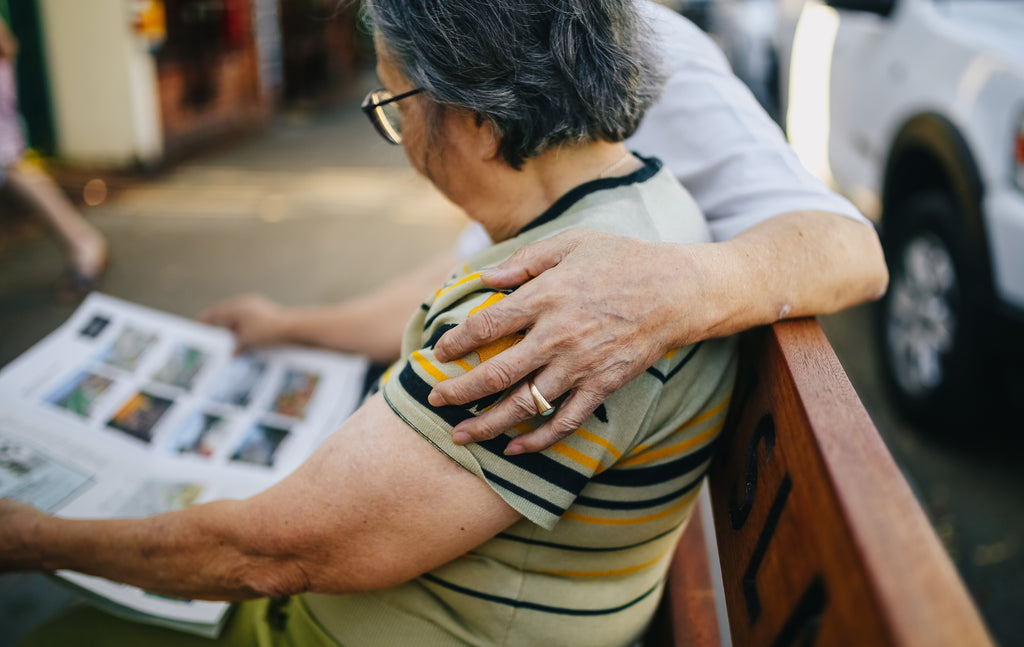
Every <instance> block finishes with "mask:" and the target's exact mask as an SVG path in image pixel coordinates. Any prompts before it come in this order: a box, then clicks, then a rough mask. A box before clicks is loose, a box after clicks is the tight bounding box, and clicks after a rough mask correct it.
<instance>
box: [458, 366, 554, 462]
mask: <svg viewBox="0 0 1024 647" xmlns="http://www.w3.org/2000/svg"><path fill="white" fill-rule="evenodd" d="M548 374H549V372H545V373H544V375H543V376H538V377H537V378H536V379H537V380H538V381H535V382H534V384H535V385H536V386H537V388H538V389H539V390H540V392H541V393H545V394H547V399H549V400H554V399H556V398H557V397H559V396H561V395H562V393H564V391H556V390H555V387H547V386H544V384H546V383H558V380H551V379H550V378H549V376H548ZM541 379H544V380H545V381H544V382H541V381H539V380H541ZM537 413H538V412H537V405H536V403H535V402H534V401H533V395H532V394H531V393H530V382H529V381H528V380H524V381H522V382H521V383H520V384H519V385H518V386H516V387H515V388H514V389H513V390H512V391H510V392H509V393H508V394H507V395H506V396H505V397H504V398H503V399H502V400H501V401H500V402H499V403H497V404H496V405H494V406H493V407H491V408H490V409H488V410H487V411H484V412H483V413H480V414H479V415H477V416H475V417H473V418H470V419H469V420H465V421H463V422H460V423H459V424H458V425H456V426H455V428H454V429H452V440H453V441H454V442H455V444H457V445H467V444H469V443H473V442H480V441H483V440H490V439H491V438H496V437H497V436H500V435H501V434H503V433H505V432H506V431H508V430H509V429H512V428H513V427H515V426H516V425H517V424H519V423H521V422H523V421H524V420H529V419H530V418H533V417H534V416H536V415H537Z"/></svg>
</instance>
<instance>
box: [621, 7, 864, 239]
mask: <svg viewBox="0 0 1024 647" xmlns="http://www.w3.org/2000/svg"><path fill="white" fill-rule="evenodd" d="M641 6H642V10H643V13H644V15H645V17H646V18H647V22H648V24H649V25H650V27H651V29H652V30H653V35H654V39H655V46H656V47H658V48H659V50H660V51H662V52H663V65H664V71H665V72H666V74H667V75H668V80H667V82H666V85H665V87H664V90H663V92H662V96H661V98H660V99H659V101H658V102H657V103H656V104H655V105H654V106H652V107H651V108H650V109H649V110H648V111H647V114H646V115H645V117H644V120H643V122H642V123H641V124H640V128H639V129H638V130H637V132H636V134H634V135H633V137H631V138H630V139H629V140H628V142H627V144H628V145H629V147H630V148H631V149H633V150H635V151H637V152H639V153H641V154H643V155H647V156H653V157H658V158H660V159H661V160H662V161H663V162H664V163H665V165H666V167H668V169H669V170H670V171H671V172H672V174H673V175H675V176H676V178H678V179H679V181H680V183H681V184H682V185H683V186H684V187H686V188H687V190H689V191H690V193H691V194H692V195H693V197H694V199H695V200H696V201H697V204H698V205H699V206H700V208H701V210H702V211H703V212H704V214H705V215H706V217H707V219H708V222H709V224H710V226H711V231H712V235H713V236H714V238H715V240H726V239H729V238H732V237H733V236H735V235H736V234H738V233H739V232H741V231H743V230H745V229H747V228H749V227H751V226H753V225H755V224H757V223H760V222H763V221H764V220H767V219H768V218H771V217H772V216H776V215H779V214H782V213H787V212H790V211H799V210H820V211H828V212H832V213H837V214H841V215H844V216H848V217H850V218H854V219H856V220H859V221H861V222H864V223H866V224H867V223H868V220H867V219H866V218H865V217H864V216H863V215H861V213H860V212H859V211H858V210H857V209H856V207H854V206H853V204H851V203H850V202H849V201H848V200H846V199H845V198H843V197H841V196H839V195H837V194H836V193H834V192H833V191H831V190H830V189H829V188H828V187H827V186H826V185H825V184H824V183H823V182H822V181H821V180H819V179H818V178H816V177H814V176H813V175H812V174H811V173H810V172H809V171H807V169H806V168H804V166H803V165H802V164H801V163H800V160H799V159H798V158H797V156H796V153H795V152H794V151H793V149H792V148H791V147H790V146H789V144H788V143H787V142H786V139H785V136H784V135H783V133H782V131H781V129H780V128H779V127H778V126H777V125H776V124H775V122H774V121H772V120H771V118H770V117H769V116H768V114H767V113H766V112H765V111H764V110H763V109H762V108H761V106H760V105H759V104H758V103H757V100H756V99H755V98H754V96H753V94H751V92H750V91H749V90H748V89H747V87H746V86H745V85H743V82H742V81H740V80H739V79H738V78H737V77H736V76H735V75H734V74H733V73H732V72H731V70H730V69H729V64H728V62H727V61H726V60H725V56H724V55H723V54H722V52H721V50H719V49H718V46H717V45H715V44H714V42H713V41H712V40H711V39H710V38H709V37H708V36H707V35H706V34H705V33H703V32H702V31H700V30H699V29H698V28H697V27H695V26H694V25H693V24H692V23H690V22H689V21H687V20H686V19H685V18H683V17H682V16H680V15H679V14H677V13H675V12H673V11H671V10H669V9H666V8H665V7H661V6H658V5H656V4H655V3H653V2H643V3H641Z"/></svg>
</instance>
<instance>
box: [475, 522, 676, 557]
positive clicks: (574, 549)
mask: <svg viewBox="0 0 1024 647" xmlns="http://www.w3.org/2000/svg"><path fill="white" fill-rule="evenodd" d="M676 530H679V526H678V525H676V526H673V527H671V528H669V529H668V530H666V531H664V532H660V533H658V534H657V535H654V536H653V537H650V538H648V539H645V540H643V541H638V542H637V543H635V544H629V545H628V546H609V547H607V548H597V547H592V546H570V545H568V544H556V543H555V542H553V541H541V540H539V539H527V538H526V537H519V536H517V535H510V534H508V533H504V532H502V533H498V534H497V535H495V538H496V539H505V540H507V541H514V542H517V543H520V544H529V545H531V546H543V547H545V548H554V549H556V550H565V551H568V552H571V553H614V552H617V551H620V550H629V549H630V548H638V547H640V546H644V545H646V544H650V543H652V542H655V541H657V540H659V539H661V538H662V537H664V536H665V535H670V534H672V533H673V532H675V531H676Z"/></svg>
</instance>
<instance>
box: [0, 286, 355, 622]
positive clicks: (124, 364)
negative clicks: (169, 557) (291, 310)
mask: <svg viewBox="0 0 1024 647" xmlns="http://www.w3.org/2000/svg"><path fill="white" fill-rule="evenodd" d="M233 348H234V341H233V339H232V337H231V335H230V334H229V333H227V332H226V331H224V330H221V329H217V328H214V327H210V326H206V325H203V324H199V323H197V322H194V321H190V320H187V319H183V318H179V317H175V316H172V315H168V314H166V313H161V312H158V311H154V310H151V309H147V308H143V307H141V306H138V305H135V304H131V303H127V302H124V301H120V300H117V299H114V298H112V297H108V296H105V295H100V294H94V295H91V296H90V297H89V298H88V299H87V300H86V301H85V302H84V303H83V304H82V305H81V306H80V307H79V308H78V310H77V311H76V312H75V313H74V314H73V315H72V317H71V318H70V319H69V320H68V321H67V322H66V323H65V324H64V325H63V326H61V327H60V328H59V329H57V330H56V331H54V332H53V333H52V334H51V335H49V336H48V337H47V338H45V339H44V340H43V341H41V342H40V343H39V344H37V345H36V346H35V347H33V348H32V349H31V350H29V351H28V352H27V353H25V354H24V355H23V356H22V357H19V358H18V359H17V360H15V361H14V362H12V363H11V364H10V365H9V366H7V367H5V368H4V369H3V371H0V496H5V497H11V498H14V499H18V500H21V501H25V502H27V503H30V504H32V505H35V506H36V507H38V508H40V509H43V510H46V511H48V512H52V513H57V514H60V515H61V516H65V517H77V518H108V517H137V516H145V515H151V514H156V513H159V512H164V511H167V510H173V509H176V508H181V507H184V506H186V505H190V504H192V503H201V502H204V501H209V500H213V499H218V498H241V497H246V496H250V495H252V494H255V493H256V492H258V491H260V490H262V489H264V488H266V487H268V486H269V485H271V484H273V483H275V482H276V481H278V480H280V479H281V478H283V477H284V476H285V475H287V474H288V473H290V472H291V471H292V470H293V469H295V467H297V466H298V465H299V464H300V463H301V462H302V461H303V460H304V459H305V458H306V457H307V456H308V455H309V454H310V453H312V452H313V450H315V449H316V447H317V446H319V444H320V443H321V442H322V440H323V439H324V438H325V437H326V436H327V435H329V434H330V433H331V432H333V431H334V430H335V429H336V428H337V427H338V426H340V424H341V423H342V422H343V421H344V420H345V419H346V418H347V417H348V416H349V415H351V413H352V412H353V411H354V410H355V408H356V407H357V406H358V403H359V399H360V397H361V392H362V384H363V378H364V375H365V372H366V361H365V360H364V359H362V358H357V357H352V356H346V355H340V354H337V353H330V352H325V351H315V350H310V349H304V348H291V347H288V348H285V347H282V348H275V349H269V350H266V351H260V352H257V353H252V354H246V355H241V356H237V357H236V356H234V355H233ZM60 575H61V576H62V577H64V578H65V579H66V580H68V581H70V582H72V583H73V584H75V585H77V586H78V587H82V588H84V589H87V590H89V591H91V592H92V593H93V594H94V595H99V596H103V598H104V599H108V600H110V601H113V602H115V603H116V604H117V607H115V611H117V612H120V613H121V614H122V615H128V616H129V617H135V614H143V615H149V616H151V621H154V622H158V623H160V624H171V625H173V626H177V627H178V628H183V629H186V630H190V631H195V632H196V633H204V634H206V635H210V634H211V632H213V631H215V630H216V628H217V626H218V625H219V623H220V622H221V621H222V619H223V616H224V614H225V612H226V611H227V609H228V605H226V604H220V603H207V602H191V601H182V600H172V599H168V598H163V597H159V596H155V595H152V594H148V593H145V592H143V591H140V590H138V589H136V588H134V587H127V586H123V585H119V584H114V583H112V582H108V581H106V580H101V579H98V578H92V577H87V576H83V575H80V574H75V573H60ZM108 606H109V605H108ZM136 619H138V618H136Z"/></svg>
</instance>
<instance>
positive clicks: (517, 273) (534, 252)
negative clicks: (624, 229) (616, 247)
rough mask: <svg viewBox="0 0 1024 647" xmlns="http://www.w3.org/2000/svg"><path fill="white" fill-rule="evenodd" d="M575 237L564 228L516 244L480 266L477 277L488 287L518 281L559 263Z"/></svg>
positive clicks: (504, 286) (504, 285) (524, 280)
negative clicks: (505, 254) (509, 251)
mask: <svg viewBox="0 0 1024 647" xmlns="http://www.w3.org/2000/svg"><path fill="white" fill-rule="evenodd" d="M576 239H577V236H576V235H575V234H574V233H573V232H565V233H562V234H559V235H557V236H552V237H551V238H545V239H544V240H540V241H537V242H535V243H532V244H530V245H527V246H526V247H520V248H519V249H517V250H516V251H515V253H514V254H512V255H511V256H509V257H508V258H507V259H506V260H505V262H503V263H501V264H500V265H498V266H497V267H494V268H491V269H488V270H484V271H483V273H482V274H481V275H480V278H481V279H483V282H484V284H485V285H488V286H490V287H492V288H511V287H515V286H517V285H522V284H523V283H526V282H527V281H529V280H530V279H532V278H534V277H536V276H539V275H540V274H542V273H544V272H546V271H547V270H550V269H551V268H552V267H554V266H556V265H558V264H559V263H561V262H562V259H563V258H565V255H566V254H568V253H569V252H570V251H572V250H573V249H575V247H576V245H577V244H578V241H577V240H576Z"/></svg>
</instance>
